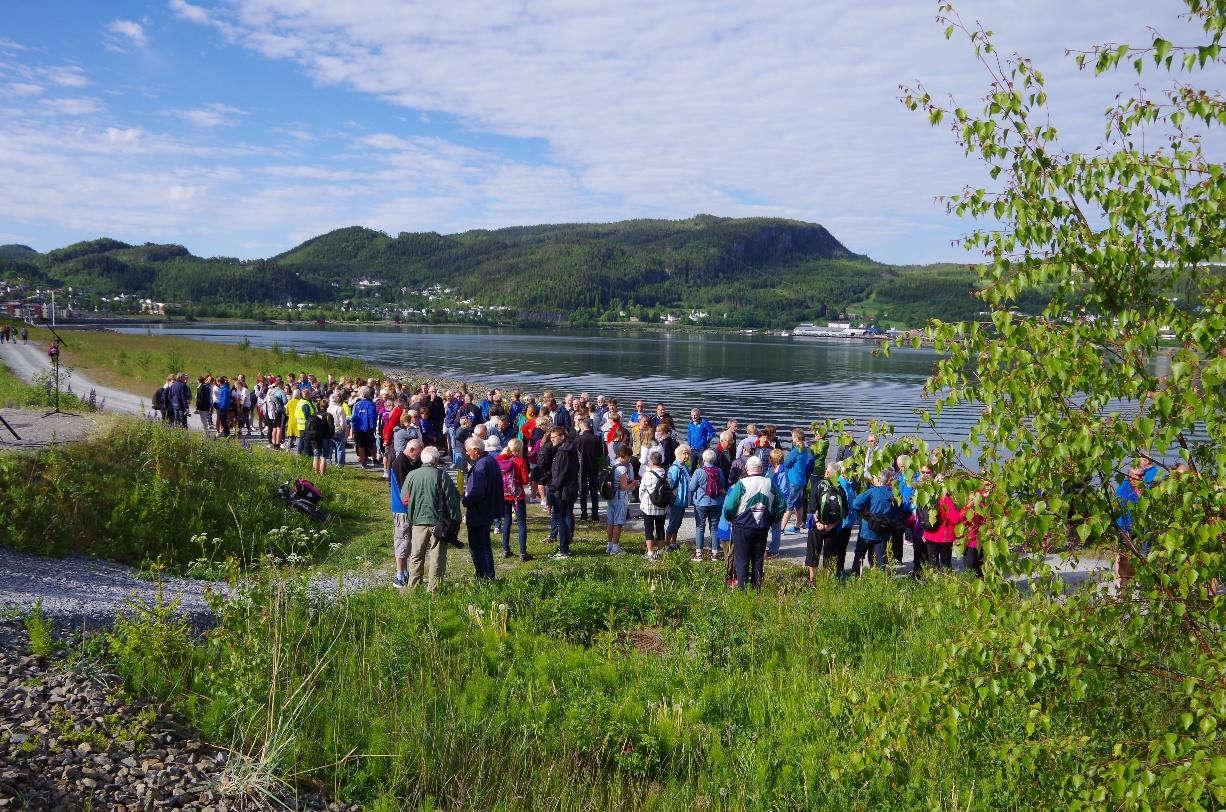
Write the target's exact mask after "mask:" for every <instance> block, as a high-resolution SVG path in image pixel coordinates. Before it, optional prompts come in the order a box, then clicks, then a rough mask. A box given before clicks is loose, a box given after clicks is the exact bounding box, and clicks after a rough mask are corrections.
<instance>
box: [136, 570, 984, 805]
mask: <svg viewBox="0 0 1226 812" xmlns="http://www.w3.org/2000/svg"><path fill="white" fill-rule="evenodd" d="M800 577H801V576H800V573H799V571H797V572H792V571H791V568H787V571H786V572H782V573H779V574H778V575H777V576H776V577H774V578H772V582H771V584H770V585H769V586H768V588H767V589H766V590H764V592H763V593H762V594H761V595H755V594H743V593H730V592H729V591H728V590H727V589H726V587H724V585H723V583H722V580H721V575H720V574H719V573H716V572H715V571H714V568H712V567H709V566H705V567H704V566H702V565H694V564H692V563H691V562H689V561H686V560H682V559H681V558H680V557H673V558H671V559H669V560H667V561H666V562H663V563H660V564H654V565H653V564H646V563H644V562H642V561H627V560H624V559H623V560H620V561H618V562H616V563H615V564H604V563H602V564H599V565H594V566H584V565H572V566H564V567H562V568H559V569H558V570H554V571H550V572H534V573H531V574H527V575H523V576H520V577H513V578H508V579H505V580H502V581H499V582H496V583H494V584H476V583H464V584H461V585H457V586H455V587H452V588H450V589H444V590H443V591H441V592H439V593H437V594H435V595H433V596H430V595H426V594H424V593H408V594H405V593H399V592H394V591H393V590H391V589H375V590H371V591H367V592H363V593H359V594H354V595H350V596H348V597H344V598H341V599H340V600H338V601H336V602H333V603H326V604H325V603H321V602H319V601H318V600H315V599H313V598H312V597H311V595H310V593H309V592H308V591H307V590H305V589H304V588H303V586H302V585H301V583H299V582H296V581H294V580H292V579H285V578H282V577H277V576H275V575H274V576H272V577H268V578H266V579H263V580H261V581H260V582H259V584H258V585H257V586H256V588H255V589H254V590H253V591H252V592H251V593H250V594H249V596H248V600H247V601H245V602H240V603H235V604H231V605H229V606H228V607H227V608H226V609H225V610H224V615H223V620H222V623H221V625H220V626H219V627H218V628H217V629H215V630H214V631H213V632H211V633H210V635H209V636H208V638H207V640H205V641H203V642H202V643H200V644H199V645H197V646H196V647H195V648H194V650H192V651H191V652H190V653H189V654H185V655H184V656H182V657H181V658H179V659H178V660H177V661H175V662H172V663H163V665H162V668H163V669H170V670H172V671H174V672H175V673H177V674H179V675H180V677H181V679H180V680H179V684H178V688H177V689H176V690H175V691H173V692H171V693H170V695H168V696H166V697H165V698H167V699H170V700H172V701H174V702H175V703H177V704H178V706H179V707H180V708H181V709H182V710H183V711H184V712H185V713H186V714H187V715H188V717H189V718H190V719H191V720H192V721H193V722H194V723H195V724H197V725H198V726H200V727H201V729H202V730H203V731H204V732H205V734H206V735H207V736H209V737H210V738H212V739H214V740H217V741H221V742H230V743H234V744H236V745H239V746H240V747H241V748H243V749H245V750H247V751H248V752H250V753H252V754H254V755H257V756H258V755H259V754H260V753H261V752H265V751H268V750H269V749H271V750H272V751H273V752H275V753H276V759H277V769H278V771H279V774H280V775H281V776H282V777H284V778H286V779H289V780H291V781H298V782H299V783H309V784H310V785H311V786H315V787H318V786H321V785H322V786H323V787H324V788H326V789H328V790H329V791H330V792H332V793H333V794H335V795H337V796H339V797H341V798H344V799H346V800H356V801H361V802H363V803H365V804H368V805H369V808H372V809H402V808H403V809H449V810H478V809H481V810H484V809H532V810H537V809H539V810H562V809H609V808H637V809H695V808H697V809H745V808H752V809H768V808H769V809H855V808H860V809H867V808H920V807H923V808H937V807H943V806H950V805H952V806H962V805H964V804H962V803H961V802H960V801H959V800H958V799H968V798H969V797H970V796H969V795H967V794H966V793H969V792H971V791H972V788H971V786H968V785H966V784H965V783H964V782H965V781H966V776H970V775H973V773H974V767H975V765H974V757H973V753H969V752H964V751H962V750H961V749H960V748H958V747H956V746H952V747H951V746H950V745H949V744H948V743H947V742H946V741H945V740H944V739H943V738H942V737H941V736H940V735H938V733H937V731H933V730H916V731H915V734H914V736H913V737H912V739H911V741H910V744H909V746H908V747H907V749H906V750H905V751H904V752H898V753H896V754H895V755H894V758H892V759H891V761H890V763H889V764H882V765H878V767H877V768H876V769H873V770H871V771H869V772H867V773H863V772H856V771H852V770H851V769H848V761H849V759H850V758H851V755H850V754H851V753H852V752H854V749H855V745H856V743H857V741H858V737H860V736H862V735H863V733H862V732H861V730H860V729H859V727H860V721H859V720H860V718H861V717H862V713H861V711H863V708H862V707H858V703H863V702H866V701H869V699H870V698H871V697H876V698H878V699H879V698H881V697H890V696H893V695H894V694H895V693H897V694H898V695H899V696H898V697H896V698H899V699H904V700H905V687H903V686H904V683H903V681H905V680H906V679H918V678H922V677H923V675H925V674H926V673H930V672H931V671H932V670H933V669H936V668H938V667H939V665H940V661H941V653H940V652H941V645H940V644H941V643H942V642H943V641H945V640H947V639H948V638H949V636H950V635H951V634H952V633H954V631H955V630H956V628H957V620H958V618H957V616H956V614H955V613H954V611H953V610H952V608H948V607H952V605H953V600H952V598H953V597H954V596H955V595H957V594H960V593H965V592H966V591H967V590H969V589H972V587H971V586H970V585H969V584H967V583H965V582H960V581H957V580H955V579H952V578H935V579H932V582H931V583H928V584H925V585H913V584H909V583H908V584H899V583H896V582H893V581H891V580H889V579H886V578H885V577H883V576H879V575H874V576H871V577H867V578H865V579H863V580H861V581H858V582H856V583H852V584H849V585H841V584H838V583H836V582H834V581H829V580H824V581H821V582H820V583H819V588H818V589H816V590H809V589H805V588H803V586H802V584H801V580H800ZM142 667H143V666H142V665H141V664H140V663H138V662H133V661H131V658H129V660H128V661H126V662H125V661H122V660H121V662H120V668H121V670H122V671H124V672H125V673H138V672H139V671H140V670H141V668H142ZM895 685H897V686H898V687H897V688H895V687H894V686H895ZM873 701H877V700H876V699H874V700H873ZM905 707H906V705H905V702H902V703H901V704H900V705H899V706H898V708H897V709H895V710H892V711H889V712H891V713H905ZM283 720H288V721H289V722H292V723H290V724H285V723H283ZM901 721H904V722H905V719H902V720H901ZM840 769H842V772H840ZM840 776H841V777H840ZM972 781H973V779H972ZM951 801H953V803H952V804H951V803H950V802H951Z"/></svg>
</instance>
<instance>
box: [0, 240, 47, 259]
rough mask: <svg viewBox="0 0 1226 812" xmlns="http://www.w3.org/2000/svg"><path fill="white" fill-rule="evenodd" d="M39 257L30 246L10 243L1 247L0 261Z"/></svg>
mask: <svg viewBox="0 0 1226 812" xmlns="http://www.w3.org/2000/svg"><path fill="white" fill-rule="evenodd" d="M36 256H38V252H37V251H35V250H34V249H33V248H31V247H30V246H28V245H17V244H15V243H9V244H8V245H0V259H30V258H32V257H36Z"/></svg>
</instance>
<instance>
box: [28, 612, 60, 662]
mask: <svg viewBox="0 0 1226 812" xmlns="http://www.w3.org/2000/svg"><path fill="white" fill-rule="evenodd" d="M21 623H22V625H23V626H25V629H26V636H27V637H29V638H30V653H31V654H33V655H35V656H38V657H46V656H48V655H50V654H51V653H52V652H54V651H55V638H53V637H52V632H53V631H54V629H55V624H54V623H52V622H51V620H50V619H49V618H48V617H47V616H46V615H45V614H43V601H42V599H41V598H39V599H38V600H37V601H35V603H34V608H33V609H31V610H30V611H28V612H26V613H25V614H24V615H23V616H22V618H21Z"/></svg>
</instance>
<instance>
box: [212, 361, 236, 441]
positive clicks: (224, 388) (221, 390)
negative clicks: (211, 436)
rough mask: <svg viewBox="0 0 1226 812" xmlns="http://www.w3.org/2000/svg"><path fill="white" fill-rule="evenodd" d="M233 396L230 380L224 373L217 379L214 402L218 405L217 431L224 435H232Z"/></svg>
mask: <svg viewBox="0 0 1226 812" xmlns="http://www.w3.org/2000/svg"><path fill="white" fill-rule="evenodd" d="M232 397H233V390H232V389H231V388H230V380H229V379H228V378H227V377H226V376H225V375H222V376H221V377H220V378H218V379H217V396H216V398H215V399H214V401H213V404H214V405H215V406H216V407H217V432H218V434H220V435H221V436H222V437H229V436H230V399H231V398H232Z"/></svg>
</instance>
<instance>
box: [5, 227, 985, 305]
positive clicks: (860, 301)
mask: <svg viewBox="0 0 1226 812" xmlns="http://www.w3.org/2000/svg"><path fill="white" fill-rule="evenodd" d="M0 278H4V279H9V278H23V279H26V280H27V281H28V282H32V283H34V284H48V285H56V284H59V285H64V286H72V287H74V289H80V290H83V291H87V292H89V293H91V294H95V295H98V296H114V295H116V294H119V293H127V294H130V295H135V296H137V297H141V298H143V297H149V298H153V299H155V300H157V301H163V302H168V303H172V304H175V305H180V306H189V305H190V306H192V307H201V306H232V307H235V308H242V309H243V312H249V311H252V309H253V308H260V307H263V308H265V309H267V308H269V307H271V306H272V305H274V304H278V303H281V304H283V303H285V302H286V301H293V302H310V303H316V304H319V305H321V306H322V308H323V309H327V308H328V307H335V306H337V305H339V304H340V303H341V302H346V301H353V302H354V303H355V306H356V307H358V308H364V309H366V310H371V309H377V308H380V307H387V306H390V305H398V306H402V307H422V306H425V305H427V304H429V302H430V301H431V300H429V299H428V297H427V296H425V295H423V294H422V291H424V289H426V288H431V287H433V286H439V287H442V288H448V289H450V290H451V291H452V293H451V294H450V295H449V296H448V297H446V298H448V299H449V300H457V301H458V300H467V301H469V302H472V303H474V304H475V305H482V306H487V307H488V306H499V307H505V308H509V309H508V310H505V311H498V313H499V314H500V317H505V319H506V320H515V319H521V320H522V319H534V320H549V321H559V320H569V321H571V322H572V323H587V322H593V321H601V320H604V321H610V320H619V319H622V318H625V317H637V318H644V319H649V318H658V316H659V315H660V314H661V313H662V312H674V313H677V314H682V313H689V312H690V311H692V310H697V311H702V312H706V313H708V314H709V315H708V317H707V318H706V320H705V323H707V324H713V325H719V326H732V327H768V326H769V327H791V326H793V325H795V324H796V323H797V322H802V321H811V320H815V319H822V318H833V317H835V316H837V315H839V314H841V313H845V312H848V311H849V310H850V311H851V312H854V313H870V314H872V315H877V316H881V317H883V319H884V320H886V321H889V322H895V323H899V322H905V323H910V324H920V323H922V322H923V321H925V320H926V319H928V318H930V317H934V316H935V317H941V318H946V319H952V318H959V319H961V318H967V317H969V316H971V315H973V314H974V313H975V312H976V311H977V310H979V309H980V308H979V306H978V303H977V301H976V300H975V299H974V298H973V297H972V292H973V289H974V281H973V274H972V273H971V272H970V271H969V270H968V269H966V268H963V267H960V266H951V265H945V266H933V267H922V268H918V267H896V266H889V265H883V264H880V263H877V262H874V261H872V260H870V259H869V258H868V257H865V256H861V255H857V254H853V253H852V252H850V251H849V250H847V248H846V247H844V246H843V245H842V243H840V242H839V241H838V240H837V239H836V238H835V237H834V236H833V235H831V234H830V232H828V231H827V230H826V229H825V228H823V227H822V226H820V225H817V224H815V223H804V222H800V221H796V220H783V219H774V218H749V219H731V218H720V217H713V216H710V215H699V216H697V217H693V218H690V219H687V220H629V221H625V222H619V223H605V224H588V223H573V224H561V225H542V226H524V227H515V228H504V229H497V230H476V231H467V232H463V233H460V234H452V235H442V234H437V233H432V232H430V233H407V232H406V233H401V234H399V235H396V236H392V235H389V234H385V233H384V232H381V231H375V230H372V229H368V228H362V227H358V226H354V227H349V228H342V229H338V230H336V231H332V232H329V233H327V234H322V235H320V236H318V237H315V238H312V239H310V240H307V241H306V242H304V243H302V244H301V245H298V246H296V247H294V248H293V249H291V250H289V251H287V252H285V253H283V254H280V255H278V256H275V257H272V258H270V259H267V260H254V261H239V260H237V259H233V258H225V257H217V258H212V259H203V258H201V257H196V256H193V255H192V254H191V253H190V252H189V251H188V250H187V249H186V248H184V247H183V246H181V245H155V244H152V243H147V244H145V245H140V246H134V245H129V244H127V243H123V242H119V241H116V240H111V239H107V238H102V239H98V240H92V241H89V242H81V243H75V244H73V245H70V246H66V247H64V248H60V249H56V250H54V251H50V252H48V253H47V254H44V255H39V254H28V255H22V256H20V258H12V259H8V260H0ZM623 314H625V315H624V316H623Z"/></svg>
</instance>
